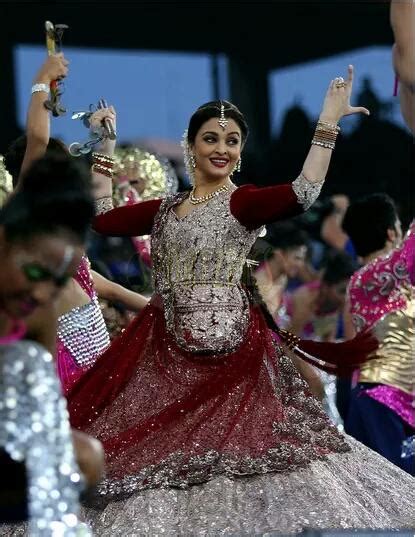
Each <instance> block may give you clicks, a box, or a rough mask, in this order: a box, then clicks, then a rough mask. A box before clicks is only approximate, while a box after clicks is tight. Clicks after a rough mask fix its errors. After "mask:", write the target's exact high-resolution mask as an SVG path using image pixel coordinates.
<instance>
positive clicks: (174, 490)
mask: <svg viewBox="0 0 415 537" xmlns="http://www.w3.org/2000/svg"><path fill="white" fill-rule="evenodd" d="M179 200H180V198H175V199H173V200H172V201H171V202H170V201H169V202H166V204H165V205H164V207H163V209H162V210H161V211H160V214H159V216H158V219H157V221H156V223H155V225H154V228H153V245H152V255H153V265H154V267H155V269H156V273H155V283H156V289H157V293H156V294H155V296H154V297H153V298H152V300H151V302H150V304H149V305H148V306H147V307H146V308H145V309H144V310H143V311H142V312H141V314H140V315H139V316H138V317H137V318H136V319H135V320H134V321H133V322H132V323H131V324H130V325H129V326H128V327H127V328H126V330H125V331H124V332H123V333H122V334H121V335H120V337H119V338H117V339H116V340H114V342H113V343H112V345H111V347H110V348H109V349H108V350H107V351H106V352H105V353H104V354H103V355H102V357H101V358H100V360H99V361H98V362H97V363H96V364H95V365H94V366H93V367H92V369H90V370H89V371H87V372H86V374H85V375H84V377H83V378H82V379H80V381H79V382H78V383H77V385H76V386H75V387H74V389H73V390H72V391H71V393H70V394H69V409H70V414H71V421H72V424H73V426H75V427H77V428H80V429H82V430H85V431H86V432H89V433H90V434H92V435H93V436H95V437H97V438H98V439H99V440H101V441H102V442H103V445H104V449H105V452H106V461H107V476H106V479H105V480H104V481H103V482H102V483H101V484H100V485H99V487H98V489H97V491H96V493H95V494H94V495H92V496H91V498H90V499H89V502H90V503H89V505H94V506H95V507H97V508H99V509H102V508H104V511H103V513H101V514H96V517H95V518H94V527H95V531H96V533H97V534H98V535H127V536H128V535H160V534H167V535H199V534H200V535H209V534H212V535H218V534H226V533H227V534H232V533H234V534H236V535H240V534H241V533H242V534H243V532H245V534H249V535H252V534H253V533H255V532H256V531H262V532H265V531H268V532H270V531H272V530H273V529H280V528H282V529H284V530H289V531H295V530H297V529H298V528H299V527H301V526H302V525H305V521H306V520H309V521H310V524H314V523H315V524H316V525H320V527H321V526H323V525H325V524H328V525H331V524H333V525H339V524H340V522H341V524H342V525H343V526H344V527H360V526H364V525H365V524H366V525H372V524H373V525H376V523H377V522H378V523H379V525H381V524H384V526H387V525H394V526H395V527H397V526H398V525H404V524H405V523H406V522H405V516H407V515H408V513H411V514H412V513H414V511H413V505H412V504H413V503H415V502H413V500H414V499H415V497H414V489H413V484H414V480H412V479H410V480H408V477H406V476H403V474H402V472H400V471H399V470H396V469H391V468H390V466H386V470H385V471H383V467H382V466H381V465H379V461H380V460H381V459H379V457H377V456H376V455H374V460H373V456H372V454H371V452H369V451H368V450H365V449H363V451H361V448H359V450H357V451H353V452H352V453H351V447H350V444H349V442H348V441H347V440H346V439H345V438H344V437H343V436H342V435H341V434H340V433H339V432H338V430H337V429H336V428H335V427H334V426H333V425H331V423H330V421H329V419H328V417H327V416H326V414H325V413H324V411H323V409H322V407H321V405H320V404H319V403H318V402H317V400H316V399H315V398H314V397H313V396H312V395H311V393H310V392H309V390H308V388H307V386H306V384H305V382H304V381H303V380H302V378H301V377H300V376H299V374H298V373H297V371H296V369H295V367H294V366H293V364H292V363H291V360H290V359H289V358H288V357H287V356H285V355H284V353H283V352H282V350H281V348H280V347H279V346H278V345H277V344H276V343H275V341H274V338H273V336H272V333H271V332H270V331H269V330H268V327H267V325H266V322H265V319H264V317H263V315H262V313H261V311H260V310H259V308H257V307H254V306H252V305H250V306H248V307H247V308H246V309H245V307H244V299H243V298H242V297H243V296H244V291H243V289H242V288H241V287H240V286H239V280H240V270H241V267H242V264H243V262H244V261H245V259H244V256H245V255H246V251H248V250H249V245H250V244H251V243H252V240H253V239H254V237H255V236H256V232H255V233H252V234H251V233H250V232H247V231H246V230H244V229H240V227H239V225H238V224H237V223H235V222H234V221H233V219H232V218H231V217H230V216H229V214H228V213H229V212H230V211H229V199H227V198H226V197H225V196H223V197H221V199H219V197H218V198H217V199H215V200H214V202H213V200H212V203H208V204H206V205H205V206H204V207H200V208H198V209H197V210H195V211H194V212H193V213H190V215H189V216H188V217H185V218H184V219H182V220H178V219H177V217H176V216H175V215H174V214H172V213H173V207H174V203H175V202H176V203H177V202H178V201H179ZM167 203H171V205H167ZM186 220H188V221H187V222H186ZM181 225H183V226H181ZM210 228H213V231H212V229H210ZM185 234H186V235H187V234H190V237H191V240H187V238H186V237H184V235H185ZM205 234H206V238H205ZM232 237H233V240H232ZM204 241H206V242H204ZM219 245H220V247H219ZM220 248H224V249H225V251H226V256H223V257H222V256H221V252H220ZM169 251H171V252H173V254H172V255H171V256H170V257H169V254H168V252H169ZM176 259H178V260H179V263H177V265H176ZM205 273H206V275H205ZM193 274H194V275H195V277H194V278H193ZM215 282H220V283H221V284H222V285H218V286H217V287H218V289H221V290H222V289H223V288H224V289H225V291H224V293H225V294H224V295H220V294H218V295H215V294H210V291H209V286H210V287H212V288H215V287H216V285H215ZM193 288H194V289H197V292H196V291H195V292H192V290H193ZM186 289H188V290H189V294H185V296H186V300H182V294H181V293H182V292H185V290H186ZM204 289H206V293H205V292H204ZM201 291H203V292H201ZM236 291H237V292H238V293H239V296H240V299H239V300H240V302H239V308H240V311H239V314H238V313H237V312H236V307H235V311H234V310H233V307H234V306H233V301H234V300H235V302H236V300H237V298H236V297H237V296H238V295H237V294H236ZM186 292H187V291H186ZM199 292H200V295H199ZM215 293H216V291H215ZM199 296H200V298H199V301H198V297H199ZM216 296H217V297H218V298H217V301H215V300H213V298H212V297H216ZM169 297H170V299H171V302H170V301H169V300H168V298H169ZM177 305H178V306H179V307H180V308H183V310H181V309H179V311H178V312H177V311H175V307H176V306H177ZM187 305H188V306H189V308H188V310H187V312H186V315H187V314H189V315H190V316H193V320H194V325H195V326H201V327H202V328H204V329H205V331H204V335H206V334H209V335H208V336H206V337H205V338H203V337H202V336H200V335H199V332H195V331H194V330H193V328H192V327H189V332H190V334H189V333H188V332H186V331H184V330H182V329H181V328H180V329H177V324H175V323H176V322H178V323H179V326H180V322H181V321H175V319H176V317H175V316H176V314H177V313H178V314H179V318H180V317H181V316H182V315H183V311H184V308H186V306H187ZM216 306H223V307H224V308H226V311H227V316H223V317H220V316H219V314H218V317H217V318H218V322H217V323H216V324H215V323H212V314H211V312H212V311H213V312H214V314H215V315H216V314H217V313H218V312H220V309H219V308H216ZM234 313H235V315H234ZM199 314H200V318H198V315H199ZM238 315H239V316H238ZM227 317H229V320H230V322H231V323H232V324H231V326H229V325H227V324H226V322H225V320H226V319H227ZM200 319H201V321H200ZM236 319H240V320H241V321H242V323H243V324H242V325H240V326H242V327H243V328H242V329H241V328H240V326H238V325H237V324H235V323H236V321H235V320H236ZM172 321H173V322H172ZM186 322H187V321H183V324H185V323H186ZM199 323H200V324H199ZM245 323H246V324H245ZM183 324H182V326H183ZM235 326H236V327H237V329H236V330H234V327H235ZM245 326H246V328H245ZM210 330H212V332H210ZM241 335H242V337H241ZM181 337H183V339H185V341H186V345H183V343H182V341H180V338H181ZM222 337H227V338H230V348H229V349H228V350H227V352H219V351H218V349H221V346H222V344H223V343H222V341H223V340H222V339H221V338H222ZM189 341H190V344H189ZM193 345H195V346H197V347H198V348H203V351H204V352H200V351H199V352H195V351H194V350H193V348H192V347H193ZM215 349H216V350H215ZM381 461H382V463H383V460H381ZM385 464H387V463H385ZM398 479H399V484H398V483H397V480H398ZM308 482H309V484H308ZM373 483H375V484H376V485H375V487H374V486H373ZM377 486H379V487H380V488H381V490H386V488H387V489H388V490H390V489H392V490H393V491H394V494H395V496H394V497H395V498H396V504H395V505H394V504H393V500H391V496H389V495H388V498H387V500H386V498H384V497H382V500H381V501H380V503H379V504H378V503H377V500H376V499H373V496H374V490H375V489H376V487H377ZM397 488H399V491H400V492H399V497H398V496H397V494H396V490H397ZM402 495H403V496H404V499H402ZM108 504H109V505H108ZM219 505H220V507H219ZM372 506H373V507H376V509H374V513H381V512H383V511H384V513H383V514H382V517H376V516H373V517H372V516H371V513H370V510H371V509H372ZM399 507H404V511H403V514H399V513H398V508H399ZM407 508H408V509H407ZM150 512H151V514H150ZM91 513H92V511H89V512H88V513H87V516H88V517H90V516H91V517H93V515H92V514H91ZM398 516H400V517H401V518H400V520H397V518H398ZM133 519H134V520H133ZM91 520H92V518H91ZM338 523H339V524H338Z"/></svg>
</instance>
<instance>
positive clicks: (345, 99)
mask: <svg viewBox="0 0 415 537" xmlns="http://www.w3.org/2000/svg"><path fill="white" fill-rule="evenodd" d="M352 87H353V65H349V67H348V77H347V80H344V79H343V78H342V77H337V78H335V79H334V80H332V81H331V83H330V85H329V88H328V90H327V93H326V97H325V99H324V103H323V109H322V111H321V114H320V120H321V121H325V122H327V123H333V124H337V123H338V121H339V120H340V119H341V118H342V117H343V116H349V115H351V114H365V115H367V116H368V115H370V112H369V110H368V109H367V108H364V107H363V106H352V105H351V104H350V97H351V94H352Z"/></svg>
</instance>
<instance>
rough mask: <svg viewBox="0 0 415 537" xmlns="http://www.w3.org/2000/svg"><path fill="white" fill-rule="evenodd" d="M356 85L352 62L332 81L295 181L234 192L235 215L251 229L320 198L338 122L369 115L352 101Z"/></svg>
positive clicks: (232, 207) (233, 205)
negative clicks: (343, 73) (354, 84)
mask: <svg viewBox="0 0 415 537" xmlns="http://www.w3.org/2000/svg"><path fill="white" fill-rule="evenodd" d="M352 87H353V66H352V65H349V68H348V78H347V80H344V79H343V78H342V77H338V78H335V79H334V80H332V81H331V82H330V85H329V87H328V90H327V93H326V97H325V99H324V103H323V107H322V111H321V114H320V117H319V120H318V123H317V127H316V131H315V134H314V137H313V140H312V142H311V148H310V151H309V153H308V155H307V158H306V159H305V162H304V164H303V168H302V171H301V173H300V175H299V176H298V177H297V179H295V181H293V183H291V184H284V185H276V186H272V187H266V188H257V187H255V186H254V185H245V186H243V187H241V188H239V189H238V190H236V191H235V192H234V193H233V195H232V198H231V211H232V214H233V215H234V216H235V217H236V218H237V219H238V220H239V221H240V222H241V223H242V224H243V225H245V226H246V227H247V228H248V229H255V228H258V227H260V226H261V225H264V224H268V223H270V222H273V221H275V220H280V219H284V218H288V217H290V216H294V215H296V214H298V213H300V212H302V211H304V210H307V209H308V208H309V207H310V206H311V205H312V204H313V203H314V201H315V200H316V199H317V197H318V195H319V193H320V190H321V188H322V186H323V183H324V180H325V178H326V174H327V171H328V167H329V164H330V159H331V155H332V152H333V149H334V147H335V142H336V137H337V134H338V132H339V131H340V127H339V126H338V122H339V121H340V119H341V118H342V117H344V116H348V115H351V114H356V113H363V114H366V115H368V114H369V111H368V110H367V109H366V108H363V107H361V106H352V105H351V104H350V97H351V93H352Z"/></svg>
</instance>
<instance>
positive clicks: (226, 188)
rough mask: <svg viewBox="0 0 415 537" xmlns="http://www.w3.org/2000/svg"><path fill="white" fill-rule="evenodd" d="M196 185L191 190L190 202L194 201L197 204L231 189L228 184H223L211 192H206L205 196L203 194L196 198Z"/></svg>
mask: <svg viewBox="0 0 415 537" xmlns="http://www.w3.org/2000/svg"><path fill="white" fill-rule="evenodd" d="M195 189H196V187H195V186H194V187H193V188H192V191H191V192H190V196H189V201H190V203H192V204H193V205H197V204H199V203H204V202H205V201H209V200H211V199H212V198H214V197H215V196H219V195H220V194H222V193H223V192H227V191H228V190H229V186H228V185H222V186H221V187H219V188H218V189H217V190H214V191H213V192H211V193H210V194H205V195H204V196H201V197H200V198H196V197H195V196H194V191H195Z"/></svg>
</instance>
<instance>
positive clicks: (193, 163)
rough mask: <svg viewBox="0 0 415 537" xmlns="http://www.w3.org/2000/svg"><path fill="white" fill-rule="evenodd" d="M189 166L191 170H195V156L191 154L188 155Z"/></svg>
mask: <svg viewBox="0 0 415 537" xmlns="http://www.w3.org/2000/svg"><path fill="white" fill-rule="evenodd" d="M189 158H190V164H191V166H192V168H196V159H195V156H194V155H193V153H190V157H189Z"/></svg>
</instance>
